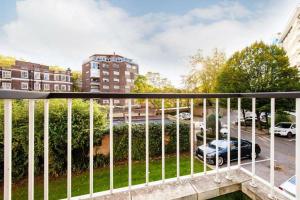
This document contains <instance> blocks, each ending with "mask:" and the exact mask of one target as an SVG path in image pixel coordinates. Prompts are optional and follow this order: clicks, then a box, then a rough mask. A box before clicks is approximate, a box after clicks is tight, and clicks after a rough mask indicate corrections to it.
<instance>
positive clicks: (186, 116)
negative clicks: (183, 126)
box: [179, 112, 191, 120]
mask: <svg viewBox="0 0 300 200" xmlns="http://www.w3.org/2000/svg"><path fill="white" fill-rule="evenodd" d="M179 119H181V120H189V119H191V114H190V113H188V112H182V113H179Z"/></svg>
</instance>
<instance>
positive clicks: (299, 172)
mask: <svg viewBox="0 0 300 200" xmlns="http://www.w3.org/2000/svg"><path fill="white" fill-rule="evenodd" d="M299 136H300V98H297V99H296V145H295V147H296V199H300V148H299V145H300V137H299Z"/></svg>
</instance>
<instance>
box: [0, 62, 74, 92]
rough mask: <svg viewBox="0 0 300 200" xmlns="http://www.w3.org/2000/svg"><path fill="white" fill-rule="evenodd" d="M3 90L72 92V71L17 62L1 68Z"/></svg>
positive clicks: (0, 82) (0, 75)
mask: <svg viewBox="0 0 300 200" xmlns="http://www.w3.org/2000/svg"><path fill="white" fill-rule="evenodd" d="M0 78H1V79H0V80H1V81H0V84H1V89H9V90H10V89H12V90H24V91H45V92H50V91H51V92H52V91H54V92H59V91H63V92H64V91H71V90H72V83H71V70H70V69H67V70H62V69H59V70H58V69H53V70H52V69H51V67H49V66H46V65H41V64H37V63H31V62H25V61H20V60H16V61H15V64H13V65H11V66H9V67H7V66H6V67H3V66H0Z"/></svg>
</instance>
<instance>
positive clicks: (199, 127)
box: [194, 122, 204, 131]
mask: <svg viewBox="0 0 300 200" xmlns="http://www.w3.org/2000/svg"><path fill="white" fill-rule="evenodd" d="M194 126H195V129H196V130H201V131H203V130H204V122H194Z"/></svg>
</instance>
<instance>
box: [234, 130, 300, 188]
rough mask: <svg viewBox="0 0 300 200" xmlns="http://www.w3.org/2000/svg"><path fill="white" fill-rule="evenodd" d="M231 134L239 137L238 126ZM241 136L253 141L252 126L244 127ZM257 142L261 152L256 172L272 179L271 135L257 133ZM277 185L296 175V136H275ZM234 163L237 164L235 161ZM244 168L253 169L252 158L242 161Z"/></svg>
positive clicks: (275, 178)
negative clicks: (289, 137)
mask: <svg viewBox="0 0 300 200" xmlns="http://www.w3.org/2000/svg"><path fill="white" fill-rule="evenodd" d="M231 135H232V136H233V137H237V126H232V128H231ZM241 135H242V136H241V137H242V138H243V139H246V140H248V141H251V137H252V134H251V128H250V127H247V128H246V127H242V132H241ZM256 143H257V144H259V146H260V148H261V153H260V155H259V157H258V158H257V159H256V170H255V171H256V174H257V175H258V176H260V177H261V178H263V179H265V180H267V181H269V180H270V135H269V134H261V133H259V134H256ZM274 148H275V177H274V181H275V185H276V186H279V185H280V184H282V183H283V182H284V181H286V180H287V179H288V178H290V177H291V176H293V175H295V138H293V139H288V138H284V137H275V147H274ZM233 164H235V163H234V162H233ZM242 165H243V167H244V168H246V169H248V170H251V159H246V160H243V161H242Z"/></svg>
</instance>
